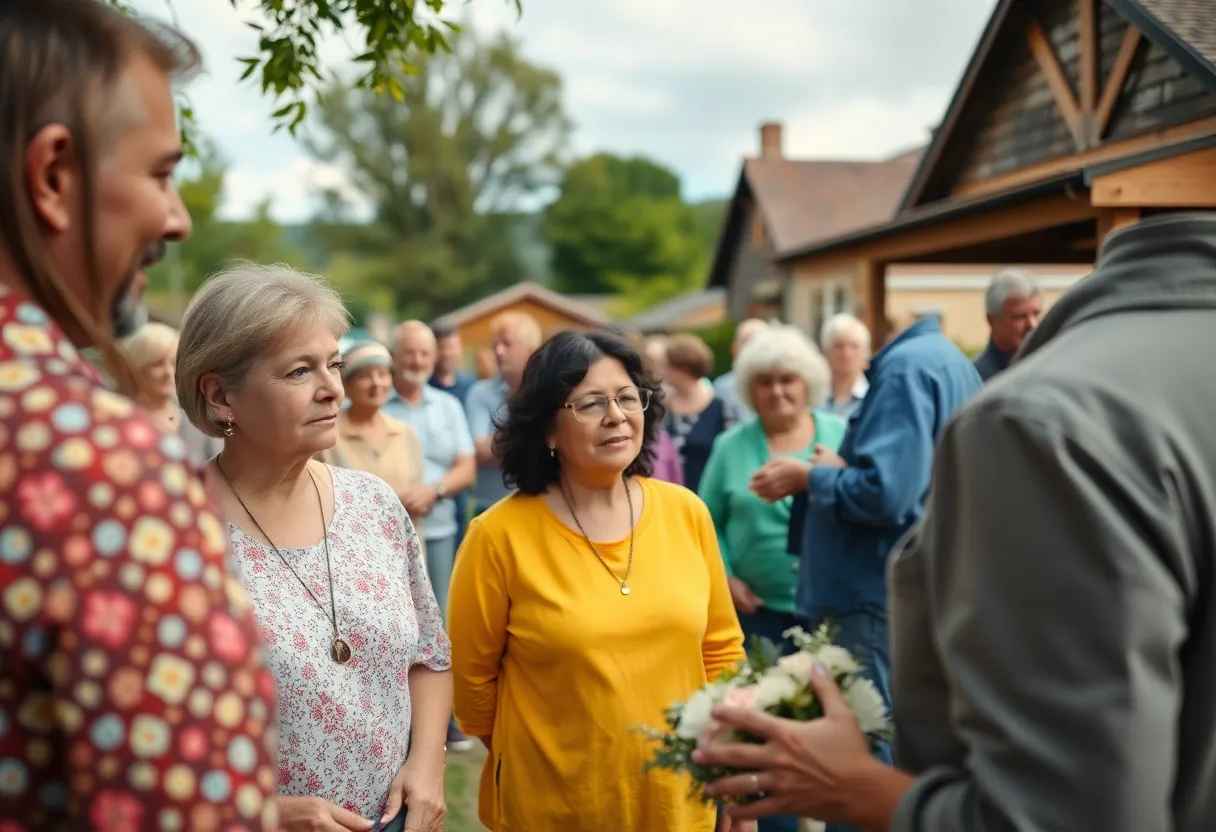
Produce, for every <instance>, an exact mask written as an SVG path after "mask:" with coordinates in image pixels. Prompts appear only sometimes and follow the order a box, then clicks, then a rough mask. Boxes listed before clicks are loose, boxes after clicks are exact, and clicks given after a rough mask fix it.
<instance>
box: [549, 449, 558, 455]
mask: <svg viewBox="0 0 1216 832" xmlns="http://www.w3.org/2000/svg"><path fill="white" fill-rule="evenodd" d="M549 456H557V448H549Z"/></svg>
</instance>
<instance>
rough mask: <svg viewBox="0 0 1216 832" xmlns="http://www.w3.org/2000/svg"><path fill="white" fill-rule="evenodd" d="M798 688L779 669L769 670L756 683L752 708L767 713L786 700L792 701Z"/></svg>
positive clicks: (791, 679)
mask: <svg viewBox="0 0 1216 832" xmlns="http://www.w3.org/2000/svg"><path fill="white" fill-rule="evenodd" d="M799 687H800V685H799V684H798V682H796V681H795V680H794V678H793V677H792V676H790V674H789V673H786V672H785V671H784V670H782V669H781V668H780V667H774V668H769V670H768V671H766V672H765V674H764V675H763V676H761V677H760V681H759V682H757V683H756V697H755V699H753V700H752V707H753V708H755V709H756V710H757V711H767V710H768V709H769V708H772V707H775V706H776V705H779V704H780V703H781V702H783V701H785V700H787V699H793V698H794V696H795V695H797V693H798V689H799Z"/></svg>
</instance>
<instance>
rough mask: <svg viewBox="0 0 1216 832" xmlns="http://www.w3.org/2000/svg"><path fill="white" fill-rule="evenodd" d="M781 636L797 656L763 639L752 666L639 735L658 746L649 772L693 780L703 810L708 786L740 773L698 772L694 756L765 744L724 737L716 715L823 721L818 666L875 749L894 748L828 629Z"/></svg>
mask: <svg viewBox="0 0 1216 832" xmlns="http://www.w3.org/2000/svg"><path fill="white" fill-rule="evenodd" d="M783 635H784V636H785V637H786V638H788V639H790V640H791V641H792V642H793V643H794V645H795V646H796V647H797V648H798V650H797V652H795V653H793V654H791V655H788V656H779V653H780V651H779V650H778V648H777V647H776V646H775V645H773V643H772V642H770V641H768V640H767V639H759V640H757V642H756V643H755V644H753V646H752V648H751V649H750V650H749V651H748V658H747V661H746V662H744V663H743V664H742V665H741V666H740V667H739V669H738V670H736V671H735V672H734V673H733V674H726V675H724V676H722V677H721V678H719V679H716V680H715V681H713V682H711V683H709V684H708V685H706V686H705V687H703V688H701V689H700V690H698V691H697V692H696V693H694V694H693V695H692V696H691V697H689V699H688V701H687V702H677V703H676V704H674V705H672V706H671V707H670V708H668V709H667V712H666V714H665V717H666V723H667V725H666V728H664V729H656V728H652V727H645V728H642V729H641V730H642V732H643V733H645V734H646V736H648V737H649V738H650V739H651V740H653V741H654V742H656V743H657V744H658V747H657V749H656V750H655V753H654V756H653V757H652V758H651V759H650V761H648V762H647V764H646V770H650V769H652V768H659V769H666V770H669V771H675V772H685V773H687V774H688V775H689V776H690V777H691V779H692V794H693V795H694V796H695V797H697V798H699V799H700V800H702V801H704V802H706V803H709V802H711V801H710V799H709V798H708V797H706V795H705V786H706V785H707V784H709V783H711V782H713V781H714V780H717V779H719V778H721V777H725V776H728V775H730V774H734V773H735V772H733V771H730V770H728V769H723V768H708V767H705V766H699V765H697V764H696V763H694V762H693V761H692V752H693V751H695V750H696V749H697V748H703V747H705V746H707V745H712V744H715V743H724V742H759V741H760V740H759V739H758V738H756V737H752V736H750V735H746V734H740V733H738V732H735V731H727V730H724V726H722V725H720V724H718V723H717V722H716V721H715V720H714V719H713V718H712V716H711V711H712V710H713V709H714V707H716V706H718V705H727V706H730V707H736V708H752V709H755V710H757V711H763V712H765V713H769V714H772V715H773V716H778V717H783V718H785V719H793V720H799V721H809V720H812V719H818V718H819V717H822V716H823V708H822V707H821V705H820V703H819V701H818V699H817V697H816V695H815V692H814V689H813V688H812V687H811V673H812V671H813V669H814V667H815V663H816V662H820V663H822V664H823V666H824V667H826V668H827V671H828V674H829V675H830V676H831V677H832V678H833V679H834V680H835V682H836V684H837V686H839V688H840V692H841V695H842V697H843V698H844V701H845V702H847V703H848V705H849V708H850V710H852V711H853V713H854V714H855V715H856V716H857V721H858V723H859V724H860V726H861V730H862V732H863V733H864V734H865V735H866V737H868V738H869V740H870V744H871V746H876V745H877V744H878V743H880V742H884V741H885V742H890V738H891V724H890V720H889V719H888V715H887V709H886V706H885V705H884V704H883V701H882V696H881V695H880V694H879V692H878V689H877V688H875V687H874V685H873V683H871V682H870V680H868V679H865V678H862V676H861V665H860V663H859V662H858V660H857V659H855V658H854V657H853V655H852V654H850V653H849V651H847V650H845V649H844V648H843V647H839V646H838V645H836V644H834V643H833V642H832V632H831V630H830V628H829V627H828V626H827V625H823V626H820V627H819V629H818V630H816V631H815V633H814V634H813V635H811V634H808V633H807V632H806V631H805V630H803V629H802V628H801V627H795V628H793V629H791V630H787V631H786V632H785V633H784V634H783Z"/></svg>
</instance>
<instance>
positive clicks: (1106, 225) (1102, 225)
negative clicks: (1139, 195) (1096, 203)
mask: <svg viewBox="0 0 1216 832" xmlns="http://www.w3.org/2000/svg"><path fill="white" fill-rule="evenodd" d="M1139 219H1140V209H1139V208H1103V209H1101V210H1099V211H1098V247H1097V253H1100V252H1101V251H1102V241H1103V240H1105V239H1106V237H1107V235H1108V234H1110V233H1111V232H1112V231H1115V230H1117V229H1120V228H1122V227H1123V226H1125V225H1131V224H1132V223H1134V222H1137V221H1138V220H1139ZM1097 253H1095V255H1094V256H1095V257H1096V256H1097Z"/></svg>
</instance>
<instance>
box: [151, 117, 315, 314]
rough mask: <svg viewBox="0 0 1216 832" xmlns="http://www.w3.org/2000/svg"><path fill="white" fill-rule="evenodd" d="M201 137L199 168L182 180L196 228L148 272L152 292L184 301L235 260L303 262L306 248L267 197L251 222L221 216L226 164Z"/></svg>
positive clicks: (183, 198)
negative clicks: (295, 243)
mask: <svg viewBox="0 0 1216 832" xmlns="http://www.w3.org/2000/svg"><path fill="white" fill-rule="evenodd" d="M196 138H197V139H198V142H197V147H198V156H197V158H196V160H195V170H194V172H193V173H188V174H187V175H185V176H184V177H182V178H181V179H179V181H178V192H179V193H180V194H181V197H182V202H183V203H184V204H185V206H186V209H187V210H188V211H189V212H190V219H191V221H192V224H193V231H192V232H191V234H190V238H189V239H188V240H186V241H185V242H184V243H181V244H180V245H175V246H174V247H173V249H174V250H173V252H172V256H170V257H168V258H166V259H165V261H164V262H162V263H160V264H158V265H157V266H155V267H154V268H152V269H151V270H150V271H149V273H148V281H149V286H148V290H149V292H150V293H151V294H152V295H153V296H154V297H156V298H158V299H161V298H164V299H168V297H169V296H170V295H172V294H173V293H174V292H177V293H180V296H181V297H179V298H178V299H177V302H181V301H182V300H184V299H185V298H187V297H188V296H189V295H190V294H191V293H193V292H194V291H195V290H196V289H198V287H199V286H201V285H202V283H203V281H204V280H206V279H207V277H208V276H210V275H212V274H214V273H215V272H217V271H219V270H220V269H222V268H224V266H225V265H226V264H228V263H230V262H232V261H234V260H253V261H257V262H262V263H278V262H283V263H290V264H292V265H296V266H303V265H304V261H305V257H304V254H303V252H301V251H300V250H299V249H298V248H296V247H295V246H293V245H292V244H291V242H290V241H289V240H288V239H287V236H286V234H285V232H284V230H283V228H282V227H281V226H280V225H279V224H278V223H276V222H275V221H274V219H273V218H272V217H271V216H270V208H269V204H268V201H266V202H263V203H262V204H261V205H259V206H257V207H256V208H255V210H254V215H253V217H252V219H250V220H248V221H230V220H225V219H223V218H221V217H220V216H219V214H218V212H219V208H220V206H221V204H222V203H223V199H224V176H225V174H226V173H227V164H226V162H225V160H224V159H223V157H222V156H220V154H219V153H218V151H217V150H216V149H215V147H214V145H213V144H212V143H211V142H210V141H208V140H207V139H206V138H205V137H202V136H198V137H196ZM172 302H173V301H172V300H170V303H172Z"/></svg>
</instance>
